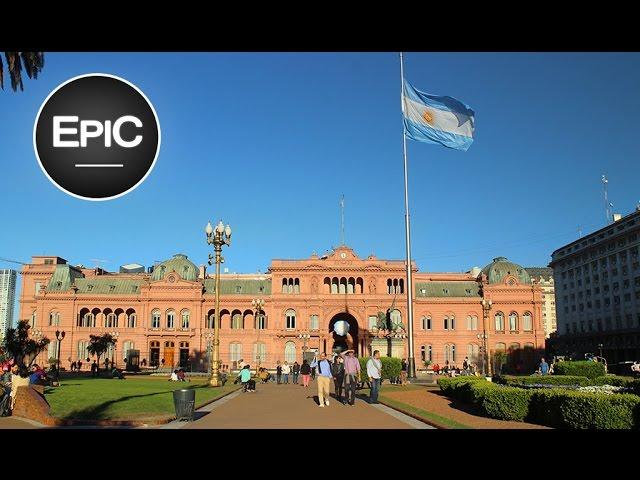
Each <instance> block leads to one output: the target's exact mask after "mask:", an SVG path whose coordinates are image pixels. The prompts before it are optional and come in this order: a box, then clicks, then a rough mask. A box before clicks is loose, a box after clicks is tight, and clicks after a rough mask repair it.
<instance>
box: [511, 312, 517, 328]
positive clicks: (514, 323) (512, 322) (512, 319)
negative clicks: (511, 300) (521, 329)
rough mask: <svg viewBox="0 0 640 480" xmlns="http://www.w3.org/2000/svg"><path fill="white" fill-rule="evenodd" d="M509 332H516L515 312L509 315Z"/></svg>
mask: <svg viewBox="0 0 640 480" xmlns="http://www.w3.org/2000/svg"><path fill="white" fill-rule="evenodd" d="M509 330H510V331H512V332H515V331H516V330H518V314H517V313H516V312H511V313H510V314H509Z"/></svg>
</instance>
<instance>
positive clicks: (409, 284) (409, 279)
mask: <svg viewBox="0 0 640 480" xmlns="http://www.w3.org/2000/svg"><path fill="white" fill-rule="evenodd" d="M400 85H401V87H400V103H401V104H402V113H403V119H402V153H403V157H404V224H405V238H406V250H407V317H408V318H407V324H408V327H409V328H408V334H409V365H408V369H409V371H408V372H407V373H408V374H409V375H408V376H409V378H416V361H415V356H414V345H413V275H412V272H411V224H410V220H409V172H408V166H407V136H406V134H405V128H404V59H403V57H402V52H400Z"/></svg>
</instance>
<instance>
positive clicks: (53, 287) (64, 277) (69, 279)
mask: <svg viewBox="0 0 640 480" xmlns="http://www.w3.org/2000/svg"><path fill="white" fill-rule="evenodd" d="M80 278H83V274H82V272H80V271H79V270H76V269H75V268H73V267H72V266H70V265H56V269H55V271H54V272H53V275H52V276H51V280H49V285H47V291H49V292H66V291H67V290H69V288H71V284H72V283H73V282H74V281H77V279H80Z"/></svg>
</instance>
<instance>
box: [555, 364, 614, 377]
mask: <svg viewBox="0 0 640 480" xmlns="http://www.w3.org/2000/svg"><path fill="white" fill-rule="evenodd" d="M554 368H555V375H572V376H579V377H587V378H596V377H602V376H603V375H604V374H605V370H604V364H603V363H600V362H593V361H591V360H586V361H577V362H570V361H564V362H558V363H556V364H555V367H554Z"/></svg>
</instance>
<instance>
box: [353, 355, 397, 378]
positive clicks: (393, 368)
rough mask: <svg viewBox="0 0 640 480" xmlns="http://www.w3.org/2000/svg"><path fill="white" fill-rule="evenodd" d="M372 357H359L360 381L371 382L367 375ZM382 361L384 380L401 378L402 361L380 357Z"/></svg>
mask: <svg viewBox="0 0 640 480" xmlns="http://www.w3.org/2000/svg"><path fill="white" fill-rule="evenodd" d="M369 358H371V357H359V358H358V360H360V380H361V381H363V382H366V381H368V380H369V376H368V375H367V362H368V361H369ZM380 360H381V361H382V378H383V379H389V378H395V377H399V376H400V371H401V370H402V360H401V359H399V358H395V357H380Z"/></svg>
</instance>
